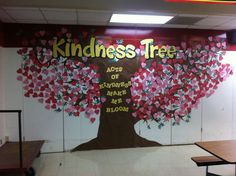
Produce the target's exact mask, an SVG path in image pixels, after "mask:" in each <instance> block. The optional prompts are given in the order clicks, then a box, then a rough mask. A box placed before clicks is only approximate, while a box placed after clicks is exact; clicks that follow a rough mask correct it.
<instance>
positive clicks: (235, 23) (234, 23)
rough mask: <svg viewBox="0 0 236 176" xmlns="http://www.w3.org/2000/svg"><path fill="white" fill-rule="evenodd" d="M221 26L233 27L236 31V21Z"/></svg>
mask: <svg viewBox="0 0 236 176" xmlns="http://www.w3.org/2000/svg"><path fill="white" fill-rule="evenodd" d="M221 26H225V27H231V28H234V29H236V19H233V20H230V21H228V22H226V23H223V24H222V25H221Z"/></svg>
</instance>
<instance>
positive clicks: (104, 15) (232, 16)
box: [0, 0, 236, 30]
mask: <svg viewBox="0 0 236 176" xmlns="http://www.w3.org/2000/svg"><path fill="white" fill-rule="evenodd" d="M114 12H115V13H141V14H154V15H155V14H157V15H173V16H175V17H174V19H173V20H171V21H170V22H169V23H167V24H164V25H147V24H146V25H141V24H139V25H138V26H151V27H153V26H154V27H172V28H192V29H223V30H230V29H236V5H222V4H221V5H217V4H199V3H197V4H194V3H174V2H172V3H171V2H165V1H164V0H149V1H145V0H20V1H19V0H0V20H1V21H2V22H7V23H8V22H9V23H39V24H81V25H103V26H105V25H106V26H111V25H119V26H137V24H118V23H117V24H115V23H113V24H111V23H109V20H110V17H111V15H112V13H114Z"/></svg>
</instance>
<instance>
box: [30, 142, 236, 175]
mask: <svg viewBox="0 0 236 176" xmlns="http://www.w3.org/2000/svg"><path fill="white" fill-rule="evenodd" d="M198 155H209V154H208V153H206V152H205V151H203V150H202V149H200V148H199V147H197V146H195V145H183V146H165V147H148V148H130V149H112V150H92V151H79V152H74V153H70V152H65V153H54V154H41V156H40V158H37V159H36V160H35V162H34V168H35V169H36V172H37V174H36V176H205V167H197V166H196V165H195V163H194V162H193V161H192V160H191V159H190V158H191V157H192V156H198ZM209 171H210V172H214V173H217V174H222V175H224V176H234V174H235V166H234V165H221V166H211V167H209Z"/></svg>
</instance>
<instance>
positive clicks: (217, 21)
mask: <svg viewBox="0 0 236 176" xmlns="http://www.w3.org/2000/svg"><path fill="white" fill-rule="evenodd" d="M232 18H233V17H230V16H208V17H206V18H204V19H202V20H200V21H199V22H197V23H195V25H200V26H218V25H221V24H223V23H226V22H228V21H230V19H232Z"/></svg>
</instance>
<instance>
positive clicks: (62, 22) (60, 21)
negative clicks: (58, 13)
mask: <svg viewBox="0 0 236 176" xmlns="http://www.w3.org/2000/svg"><path fill="white" fill-rule="evenodd" d="M48 24H77V21H76V20H60V19H59V20H48Z"/></svg>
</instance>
